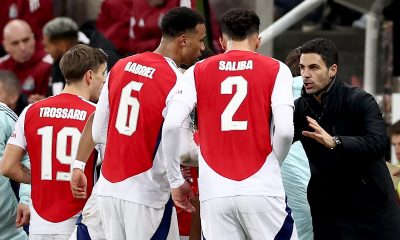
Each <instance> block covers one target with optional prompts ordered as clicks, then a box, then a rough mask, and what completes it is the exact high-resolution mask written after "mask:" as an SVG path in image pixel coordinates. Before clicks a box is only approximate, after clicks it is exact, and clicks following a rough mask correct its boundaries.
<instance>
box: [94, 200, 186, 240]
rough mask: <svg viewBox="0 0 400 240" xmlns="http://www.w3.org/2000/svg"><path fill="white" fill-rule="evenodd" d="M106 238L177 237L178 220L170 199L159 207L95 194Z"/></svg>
mask: <svg viewBox="0 0 400 240" xmlns="http://www.w3.org/2000/svg"><path fill="white" fill-rule="evenodd" d="M98 201H99V206H100V212H101V218H102V223H103V229H104V233H105V236H106V239H107V240H137V239H154V240H164V239H168V240H179V231H178V220H177V217H176V210H175V208H174V207H173V205H172V200H170V201H168V203H167V204H166V205H165V206H164V207H163V208H161V209H156V208H152V207H148V206H145V205H141V204H136V203H133V202H129V201H125V200H121V199H118V198H113V197H105V196H98Z"/></svg>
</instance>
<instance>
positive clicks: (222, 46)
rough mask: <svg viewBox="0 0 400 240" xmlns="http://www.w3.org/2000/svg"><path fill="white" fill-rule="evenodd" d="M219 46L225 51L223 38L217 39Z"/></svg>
mask: <svg viewBox="0 0 400 240" xmlns="http://www.w3.org/2000/svg"><path fill="white" fill-rule="evenodd" d="M219 44H220V45H221V48H222V49H223V50H224V51H225V50H226V40H225V38H223V37H219Z"/></svg>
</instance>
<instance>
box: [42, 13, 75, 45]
mask: <svg viewBox="0 0 400 240" xmlns="http://www.w3.org/2000/svg"><path fill="white" fill-rule="evenodd" d="M78 30H79V28H78V24H77V23H76V22H75V21H74V20H72V19H71V18H67V17H57V18H54V19H53V20H51V21H49V22H48V23H46V25H44V27H43V34H44V35H45V36H46V37H47V38H48V39H49V40H50V41H51V42H54V41H59V40H68V41H72V42H77V41H78Z"/></svg>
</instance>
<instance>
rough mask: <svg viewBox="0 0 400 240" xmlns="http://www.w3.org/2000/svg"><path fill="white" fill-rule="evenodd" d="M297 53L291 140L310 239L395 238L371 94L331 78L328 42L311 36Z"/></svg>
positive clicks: (398, 227) (397, 216) (394, 207)
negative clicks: (305, 164) (299, 84)
mask: <svg viewBox="0 0 400 240" xmlns="http://www.w3.org/2000/svg"><path fill="white" fill-rule="evenodd" d="M300 51H301V53H302V54H301V57H300V70H301V75H302V77H303V79H304V87H303V90H302V96H301V97H300V98H299V99H298V100H297V101H296V102H295V113H294V124H295V141H296V140H300V141H301V143H302V144H303V146H304V149H305V151H306V154H307V157H308V159H309V162H310V169H311V179H310V182H309V185H308V201H309V203H310V207H311V215H312V218H313V228H314V237H315V239H316V240H319V239H323V240H329V239H334V240H340V239H363V240H365V239H382V240H383V239H385V240H388V239H393V240H394V239H397V240H398V239H400V208H399V205H398V203H397V202H396V194H395V190H394V187H393V183H392V181H391V178H390V175H389V171H388V169H387V167H386V165H385V162H384V161H383V156H384V152H385V147H386V131H385V124H384V121H383V118H382V114H381V112H380V110H379V107H378V105H377V103H376V101H375V99H374V98H373V97H372V96H371V95H370V94H368V93H366V92H365V91H363V90H361V89H359V88H354V87H351V86H349V85H347V84H346V83H343V82H341V81H339V79H338V78H337V77H336V73H337V70H338V58H339V57H338V52H337V49H336V46H335V45H334V43H332V42H331V41H330V40H327V39H323V38H319V39H314V40H311V41H309V42H306V43H305V44H304V45H303V46H302V47H301V49H300Z"/></svg>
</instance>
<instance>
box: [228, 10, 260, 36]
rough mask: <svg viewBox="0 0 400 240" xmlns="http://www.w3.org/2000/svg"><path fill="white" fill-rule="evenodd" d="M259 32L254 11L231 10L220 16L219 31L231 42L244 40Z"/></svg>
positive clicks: (257, 18)
mask: <svg viewBox="0 0 400 240" xmlns="http://www.w3.org/2000/svg"><path fill="white" fill-rule="evenodd" d="M259 30H260V18H259V17H258V16H257V14H256V13H255V12H254V11H251V10H248V9H244V8H233V9H230V10H228V11H226V12H225V13H224V14H223V15H222V18H221V31H222V33H223V34H226V35H227V36H228V38H230V39H232V40H235V41H241V40H244V39H245V38H246V37H248V36H250V35H252V34H254V33H258V32H259Z"/></svg>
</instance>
